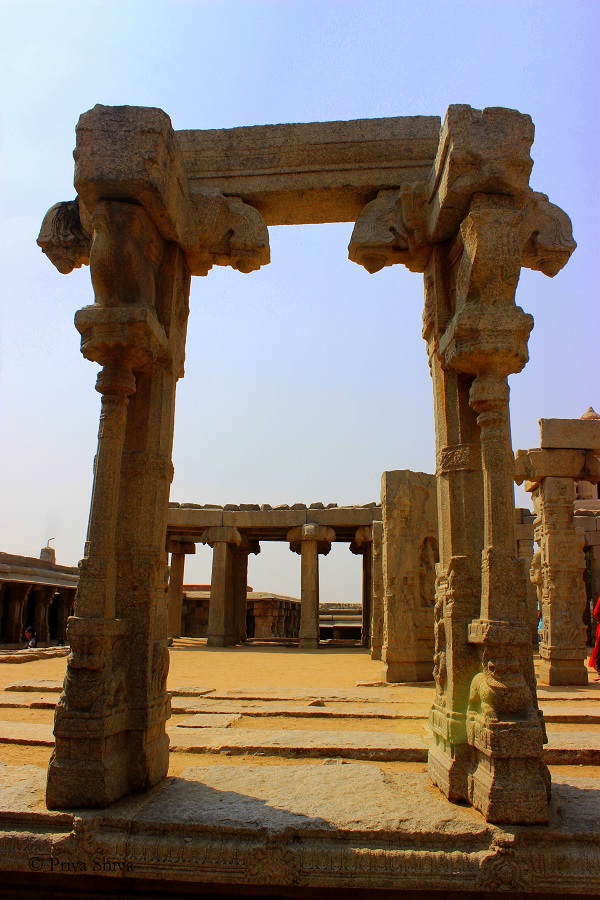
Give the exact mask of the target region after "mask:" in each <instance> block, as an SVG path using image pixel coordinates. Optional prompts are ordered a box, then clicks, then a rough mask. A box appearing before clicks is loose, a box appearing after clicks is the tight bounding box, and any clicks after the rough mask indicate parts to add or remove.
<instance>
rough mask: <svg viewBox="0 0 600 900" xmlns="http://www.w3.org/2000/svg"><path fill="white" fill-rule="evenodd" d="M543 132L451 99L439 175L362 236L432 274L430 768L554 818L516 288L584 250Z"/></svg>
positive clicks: (370, 212)
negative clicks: (435, 561)
mask: <svg viewBox="0 0 600 900" xmlns="http://www.w3.org/2000/svg"><path fill="white" fill-rule="evenodd" d="M532 141H533V126H532V122H531V120H530V119H529V117H528V116H524V115H522V114H520V113H518V112H516V111H514V110H499V109H486V110H482V111H479V110H473V109H471V108H470V107H467V106H451V107H450V108H449V109H448V113H447V115H446V119H445V121H444V124H443V127H442V129H441V132H440V145H439V148H438V153H437V156H436V160H435V162H434V164H433V167H432V170H431V173H430V177H429V179H428V182H427V184H426V185H422V186H419V185H415V186H413V187H410V188H404V189H402V190H400V191H382V192H380V194H379V195H378V196H377V198H376V199H375V200H373V201H371V203H369V204H367V206H366V207H365V209H364V210H363V212H362V213H361V216H360V217H359V219H358V221H357V223H356V226H355V229H354V232H353V235H352V239H351V243H350V247H349V255H350V258H351V259H353V260H355V261H356V262H359V263H361V264H363V265H364V266H365V267H366V268H367V270H368V271H370V272H375V271H377V270H378V269H380V268H382V267H383V266H386V265H393V264H394V263H398V262H401V263H404V264H405V265H406V266H408V268H410V269H412V270H413V271H422V272H424V273H425V312H424V337H425V339H426V341H427V347H428V353H429V359H430V365H431V374H432V380H433V389H434V408H435V426H436V445H437V477H438V510H439V535H440V562H439V566H438V570H437V587H436V604H435V635H436V648H435V668H434V676H435V680H436V699H435V703H434V706H433V709H432V712H431V717H430V723H431V729H432V733H433V742H432V745H431V748H430V752H429V771H430V774H431V777H432V779H433V781H434V782H435V783H436V784H437V785H438V786H439V787H440V788H441V790H442V791H443V792H444V793H445V794H446V795H447V796H448V797H449V798H450V799H451V800H469V801H470V802H471V803H472V804H473V806H475V807H476V808H478V809H479V810H481V811H482V812H483V814H484V815H485V817H486V819H488V821H493V822H506V823H534V822H544V821H547V818H548V806H547V802H548V794H549V774H548V770H547V767H546V766H545V765H544V764H543V763H542V760H541V754H542V742H543V740H544V729H543V719H542V718H541V716H540V714H539V712H538V708H537V701H536V699H535V678H534V669H533V659H532V653H531V642H530V632H529V627H528V619H527V602H526V590H527V589H526V584H525V572H524V566H523V561H521V560H519V559H518V558H517V556H516V545H515V523H514V500H513V489H512V483H511V479H512V471H513V460H512V453H511V449H510V426H509V417H508V388H507V383H506V378H507V376H508V375H509V374H512V373H516V372H519V371H520V370H521V369H522V368H523V366H524V365H525V363H526V362H527V338H528V335H529V332H530V330H531V327H532V324H533V321H532V319H531V317H530V316H527V315H525V313H523V311H522V310H521V309H519V307H517V306H515V302H514V294H515V290H516V286H517V282H518V279H519V274H520V268H521V266H522V265H524V266H527V267H529V268H532V269H537V270H540V271H542V272H543V273H544V274H546V275H548V276H550V277H552V276H554V275H556V274H557V272H559V271H560V269H561V268H562V267H563V266H564V265H565V264H566V262H567V261H568V259H569V257H570V255H571V253H572V252H573V250H574V249H575V242H574V241H573V238H572V233H571V224H570V221H569V219H568V217H567V216H566V214H565V213H564V212H563V211H562V210H560V209H558V208H557V207H556V206H554V205H553V204H551V203H549V202H548V198H547V197H546V196H545V195H543V194H537V193H534V192H533V191H531V189H530V188H529V184H528V181H529V174H530V171H531V165H532V162H531V157H530V155H529V149H530V147H531V143H532Z"/></svg>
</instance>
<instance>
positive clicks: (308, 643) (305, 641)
mask: <svg viewBox="0 0 600 900" xmlns="http://www.w3.org/2000/svg"><path fill="white" fill-rule="evenodd" d="M298 647H299V648H300V650H316V649H317V648H318V647H319V642H318V640H316V638H300V640H299V642H298Z"/></svg>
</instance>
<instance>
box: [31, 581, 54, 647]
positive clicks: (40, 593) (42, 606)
mask: <svg viewBox="0 0 600 900" xmlns="http://www.w3.org/2000/svg"><path fill="white" fill-rule="evenodd" d="M55 593H56V588H55V587H40V588H37V590H35V607H34V612H33V630H34V631H35V633H36V635H37V638H38V641H39V643H40V644H47V643H48V642H49V640H50V632H49V630H48V613H49V610H50V604H51V603H52V601H53V599H54V595H55Z"/></svg>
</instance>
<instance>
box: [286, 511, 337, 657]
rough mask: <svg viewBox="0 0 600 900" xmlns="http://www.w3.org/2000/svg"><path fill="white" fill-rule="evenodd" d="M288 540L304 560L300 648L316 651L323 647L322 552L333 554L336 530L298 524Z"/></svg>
mask: <svg viewBox="0 0 600 900" xmlns="http://www.w3.org/2000/svg"><path fill="white" fill-rule="evenodd" d="M287 540H288V541H289V544H290V550H292V551H293V552H294V553H299V554H300V560H301V570H300V571H301V575H300V600H301V604H300V635H299V646H300V648H301V649H306V650H308V649H315V648H316V647H318V646H319V553H322V554H323V555H327V554H328V553H329V551H330V550H331V542H332V541H334V540H335V531H334V530H333V528H328V527H327V526H325V525H312V524H308V525H298V526H297V527H296V528H292V529H291V530H290V531H288V534H287Z"/></svg>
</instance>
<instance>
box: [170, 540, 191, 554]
mask: <svg viewBox="0 0 600 900" xmlns="http://www.w3.org/2000/svg"><path fill="white" fill-rule="evenodd" d="M166 549H167V553H185V554H186V555H189V554H194V553H195V552H196V543H195V541H186V540H182V539H178V538H176V537H169V538H167V548H166Z"/></svg>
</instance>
